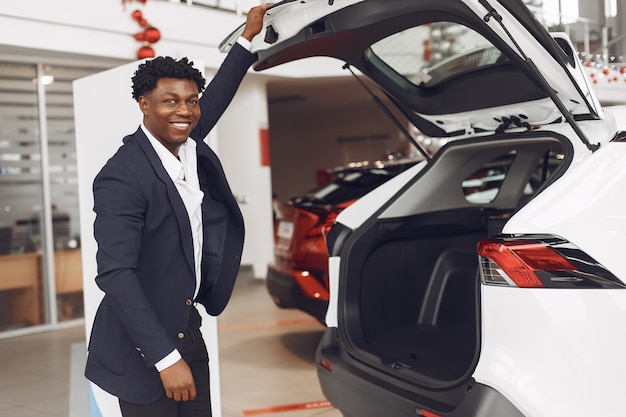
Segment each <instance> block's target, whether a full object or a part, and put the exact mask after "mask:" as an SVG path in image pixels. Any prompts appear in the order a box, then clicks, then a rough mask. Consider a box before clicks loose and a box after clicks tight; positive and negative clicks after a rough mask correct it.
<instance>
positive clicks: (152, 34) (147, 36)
mask: <svg viewBox="0 0 626 417" xmlns="http://www.w3.org/2000/svg"><path fill="white" fill-rule="evenodd" d="M143 39H144V40H145V41H147V42H150V43H156V42H158V40H159V39H161V32H160V31H159V29H157V28H153V27H152V26H148V27H147V28H146V30H144V31H143Z"/></svg>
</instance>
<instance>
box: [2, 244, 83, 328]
mask: <svg viewBox="0 0 626 417" xmlns="http://www.w3.org/2000/svg"><path fill="white" fill-rule="evenodd" d="M54 269H55V277H56V294H57V295H64V294H70V293H79V292H81V291H82V290H83V274H82V260H81V251H80V249H73V250H60V251H55V253H54ZM42 271H43V266H42V257H41V254H39V253H35V252H33V253H24V254H18V255H2V256H0V291H10V292H11V293H10V295H9V296H8V297H7V299H8V300H9V305H8V310H7V311H8V314H9V317H7V318H6V319H7V320H1V321H0V322H4V321H8V322H9V323H11V324H15V325H35V324H41V323H43V321H44V314H43V309H44V307H43V306H44V303H43V284H42V283H43V273H42ZM3 314H4V313H3Z"/></svg>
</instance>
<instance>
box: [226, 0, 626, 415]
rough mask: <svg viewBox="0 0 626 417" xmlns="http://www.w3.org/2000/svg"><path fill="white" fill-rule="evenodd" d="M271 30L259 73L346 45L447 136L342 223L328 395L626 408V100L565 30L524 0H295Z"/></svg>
mask: <svg viewBox="0 0 626 417" xmlns="http://www.w3.org/2000/svg"><path fill="white" fill-rule="evenodd" d="M265 27H266V29H265V34H264V36H265V37H264V38H263V36H261V37H260V39H258V40H256V41H255V43H254V44H253V46H254V49H255V51H257V52H258V53H259V60H258V61H257V63H256V64H255V69H257V70H263V69H265V68H269V67H272V66H275V65H279V64H281V63H284V62H289V61H293V60H296V59H300V58H306V57H310V56H330V57H335V58H337V59H338V60H340V61H341V62H343V63H345V67H346V68H347V69H352V68H355V69H357V70H358V72H359V73H360V74H362V75H363V76H367V77H369V78H371V79H372V80H373V81H374V82H375V83H376V84H377V85H378V86H379V87H380V89H381V90H382V91H383V92H384V94H386V95H388V96H389V98H391V100H392V101H393V103H394V104H395V105H396V106H397V107H398V108H399V109H400V110H401V111H402V112H403V114H404V115H405V116H406V118H407V120H409V121H410V123H412V124H414V125H415V126H416V127H417V129H419V130H420V131H421V132H423V133H424V134H425V135H428V136H432V137H445V138H448V139H450V140H449V141H448V143H447V144H446V145H445V146H444V147H443V148H442V149H441V150H440V151H439V152H438V153H437V154H436V155H435V156H434V157H430V156H428V155H427V154H426V153H425V158H426V160H425V161H424V162H421V163H419V164H417V165H416V166H414V167H412V168H410V169H409V170H407V171H405V172H403V173H402V174H400V175H398V176H396V177H394V178H393V179H392V180H390V181H389V182H387V183H385V184H383V185H382V186H380V187H378V188H377V189H375V190H374V191H372V192H370V193H369V194H367V195H366V196H364V197H362V198H361V199H359V201H357V202H356V203H355V204H353V205H351V206H350V207H348V208H347V209H346V210H344V211H343V212H342V213H341V214H340V215H339V216H338V218H337V223H336V226H335V227H334V228H333V229H332V230H331V232H330V233H329V236H328V239H327V242H328V250H329V254H330V259H329V273H330V293H331V299H330V303H329V308H328V312H327V315H326V324H327V326H328V328H327V330H326V331H325V334H324V336H323V338H322V340H321V343H320V346H319V348H318V353H317V355H318V375H319V380H320V383H321V386H322V388H323V390H324V393H325V395H326V396H327V397H328V399H329V400H330V401H331V402H332V404H333V405H334V406H335V407H337V408H338V409H339V410H341V412H342V413H343V414H344V415H346V416H350V417H368V416H371V417H400V416H402V417H404V416H406V417H409V416H410V417H415V416H425V417H433V416H442V417H443V416H454V417H461V416H462V417H469V416H471V417H487V416H491V417H518V416H527V417H528V416H532V417H575V416H580V417H582V416H585V417H587V416H607V417H609V416H610V417H615V416H623V415H625V414H626V405H625V403H624V400H623V398H624V394H625V393H626V382H624V381H626V285H625V283H626V208H625V204H624V203H625V202H626V197H624V193H625V192H626V143H624V142H626V139H625V138H626V134H623V133H622V129H623V128H624V125H625V123H626V117H625V116H626V109H623V108H604V109H603V108H602V107H601V106H600V104H599V102H598V100H597V99H596V98H595V95H594V94H593V91H591V88H590V84H589V83H588V81H587V79H586V76H585V74H584V72H583V70H582V68H581V63H580V62H579V60H578V58H577V56H576V53H575V50H574V47H573V46H572V44H571V42H570V41H569V40H568V39H567V37H566V36H564V35H550V34H548V32H547V31H546V30H545V29H544V28H543V27H542V26H541V25H540V24H539V23H538V22H537V21H536V20H535V18H534V17H533V15H532V13H531V12H530V11H529V10H528V8H527V7H526V6H525V5H524V3H523V2H521V1H520V0H361V1H358V0H344V1H341V0H334V1H333V0H323V1H322V0H307V1H283V2H280V3H277V4H276V5H274V7H272V8H271V9H270V10H269V12H268V15H267V17H266V22H265ZM236 35H237V32H234V33H233V38H234V37H235V36H236ZM233 38H229V39H227V40H226V41H225V42H224V44H223V47H224V49H226V48H228V45H229V43H230V42H232V39H233ZM389 114H390V115H391V114H393V112H391V111H390V112H389ZM398 126H399V128H400V129H401V130H402V131H404V132H405V133H406V134H407V136H410V135H409V130H410V129H408V128H407V129H404V128H403V123H401V122H398ZM416 146H417V144H416Z"/></svg>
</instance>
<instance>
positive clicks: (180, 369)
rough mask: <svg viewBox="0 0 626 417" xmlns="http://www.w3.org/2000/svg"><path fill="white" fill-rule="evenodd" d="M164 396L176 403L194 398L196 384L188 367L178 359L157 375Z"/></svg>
mask: <svg viewBox="0 0 626 417" xmlns="http://www.w3.org/2000/svg"><path fill="white" fill-rule="evenodd" d="M159 375H160V377H161V382H162V383H163V387H165V394H166V395H167V397H168V398H173V399H174V400H176V401H188V400H194V399H195V398H196V384H195V382H194V380H193V375H192V374H191V369H189V365H187V362H185V361H184V360H182V359H179V360H178V362H176V363H175V364H174V365H172V366H170V367H168V368H165V369H163V370H162V371H161V372H160V373H159Z"/></svg>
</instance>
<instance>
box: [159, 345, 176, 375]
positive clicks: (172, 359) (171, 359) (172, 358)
mask: <svg viewBox="0 0 626 417" xmlns="http://www.w3.org/2000/svg"><path fill="white" fill-rule="evenodd" d="M181 358H182V356H180V353H179V352H178V350H176V349H174V350H173V351H172V353H170V354H169V355H167V356H166V357H164V358H163V359H161V360H160V361H158V362H157V363H155V364H154V367H155V368H156V369H157V371H159V372H161V371H162V370H164V369H166V368H169V367H170V366H172V365H174V364H175V363H176V362H178V361H179V360H180V359H181Z"/></svg>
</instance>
